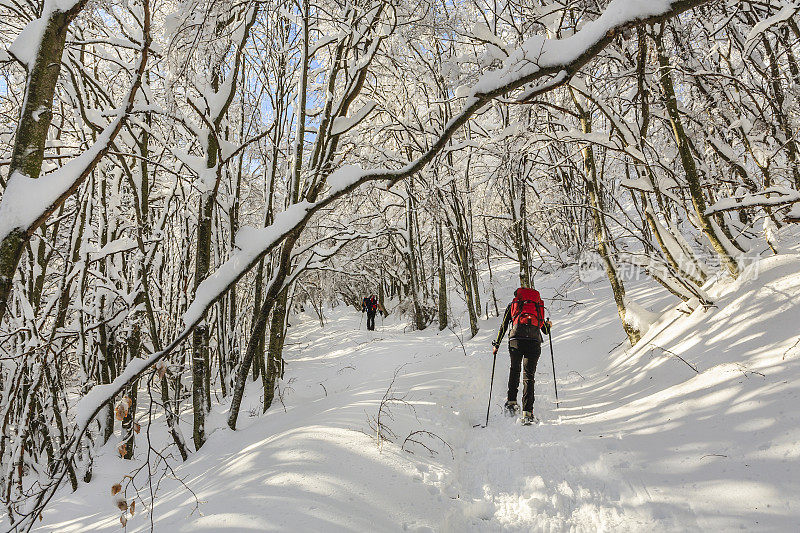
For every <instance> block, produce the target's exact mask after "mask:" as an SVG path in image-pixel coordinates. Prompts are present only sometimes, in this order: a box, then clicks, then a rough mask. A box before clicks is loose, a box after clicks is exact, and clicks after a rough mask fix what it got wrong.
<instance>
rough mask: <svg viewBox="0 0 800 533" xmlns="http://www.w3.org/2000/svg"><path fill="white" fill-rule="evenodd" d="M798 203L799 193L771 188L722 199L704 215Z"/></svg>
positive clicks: (799, 199) (792, 190) (780, 188)
mask: <svg viewBox="0 0 800 533" xmlns="http://www.w3.org/2000/svg"><path fill="white" fill-rule="evenodd" d="M795 202H800V191H796V190H794V189H789V188H788V187H779V186H773V187H768V188H766V189H764V190H763V191H759V192H756V193H750V194H744V195H741V196H731V197H729V198H723V199H721V200H718V201H717V202H715V203H714V205H712V206H711V207H709V208H708V209H706V215H713V214H714V213H721V212H723V211H736V210H739V209H745V208H748V207H781V206H785V205H789V204H793V203H795Z"/></svg>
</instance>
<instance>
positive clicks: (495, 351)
mask: <svg viewBox="0 0 800 533" xmlns="http://www.w3.org/2000/svg"><path fill="white" fill-rule="evenodd" d="M498 349H499V346H495V347H494V350H492V355H497V350H498Z"/></svg>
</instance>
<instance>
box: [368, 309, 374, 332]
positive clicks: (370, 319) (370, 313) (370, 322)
mask: <svg viewBox="0 0 800 533" xmlns="http://www.w3.org/2000/svg"><path fill="white" fill-rule="evenodd" d="M367 329H368V330H370V331H375V311H367Z"/></svg>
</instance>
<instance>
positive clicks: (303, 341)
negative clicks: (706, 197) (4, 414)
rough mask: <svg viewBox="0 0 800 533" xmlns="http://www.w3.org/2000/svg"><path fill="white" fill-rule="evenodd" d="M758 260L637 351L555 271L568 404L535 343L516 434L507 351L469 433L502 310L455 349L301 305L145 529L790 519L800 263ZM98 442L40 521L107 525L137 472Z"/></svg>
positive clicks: (540, 526) (714, 525) (665, 524)
mask: <svg viewBox="0 0 800 533" xmlns="http://www.w3.org/2000/svg"><path fill="white" fill-rule="evenodd" d="M760 268H761V270H760V272H759V282H758V283H752V284H749V283H748V282H747V280H746V279H745V280H744V281H741V282H737V283H736V284H731V285H730V286H726V287H724V288H723V289H719V290H718V291H717V293H716V294H715V296H717V298H718V302H719V309H715V310H709V311H703V310H698V311H695V312H694V313H692V314H691V315H689V316H687V315H685V314H684V313H682V312H681V311H680V310H678V309H671V310H670V311H668V312H667V313H665V314H664V315H663V316H662V317H661V319H660V320H659V321H658V322H656V323H655V324H654V325H653V327H652V328H651V330H650V332H648V334H647V335H646V336H645V338H644V339H643V341H642V344H641V345H640V347H639V348H638V349H637V350H635V351H625V350H624V349H623V348H622V347H617V345H618V344H619V343H620V342H621V341H622V338H623V334H622V332H621V329H620V328H619V326H618V321H617V318H616V316H615V308H614V305H613V301H611V299H610V297H609V294H608V291H607V290H606V288H605V286H604V285H603V283H602V282H598V283H597V284H596V285H591V286H588V287H587V286H581V285H579V286H576V287H575V288H574V289H570V290H567V291H565V290H563V286H564V283H565V281H566V274H565V275H563V276H561V277H560V278H553V279H551V280H550V281H549V285H548V286H547V287H540V289H541V290H542V292H543V293H544V294H545V296H554V295H558V301H556V302H553V303H552V304H551V307H552V309H551V311H552V315H553V319H554V322H555V328H554V339H555V348H556V370H557V372H558V383H559V393H560V397H561V408H560V409H558V410H556V409H555V405H554V403H553V383H552V369H551V366H550V354H549V348H547V343H545V348H544V349H543V354H542V358H541V360H540V362H539V367H538V372H537V382H536V407H535V410H536V413H537V415H538V416H539V417H540V418H541V421H542V422H541V424H540V425H538V426H530V427H524V426H520V425H518V424H516V423H515V422H514V421H513V420H512V419H508V418H505V417H504V416H503V415H502V412H501V405H502V403H503V400H504V395H505V388H506V387H505V385H506V380H507V377H508V353H507V351H506V348H505V346H504V347H503V348H502V349H501V351H500V353H499V354H498V361H497V373H496V376H495V383H494V389H493V398H492V404H493V407H492V410H491V417H490V421H489V426H488V427H487V428H475V427H473V426H474V425H475V424H481V423H483V421H484V417H485V413H486V401H487V393H488V390H489V377H490V370H491V347H490V341H491V339H492V337H493V336H494V335H495V334H496V326H497V319H496V318H495V319H491V320H488V321H483V322H481V331H480V333H479V334H478V336H477V337H476V338H475V339H472V340H470V341H466V342H464V343H463V345H462V343H461V342H460V341H459V338H458V337H459V335H461V329H460V328H459V327H456V329H455V330H453V331H448V330H445V331H443V332H437V331H436V328H435V326H434V327H432V328H431V329H429V330H427V331H423V332H411V331H404V323H401V322H400V321H392V322H391V323H389V322H388V321H387V322H386V323H383V324H382V323H381V321H380V319H379V320H378V331H375V332H367V331H364V329H363V328H364V325H363V324H362V325H361V328H362V329H359V318H360V317H359V314H358V313H356V312H353V311H352V310H349V309H338V310H335V311H333V312H332V314H331V316H329V317H328V319H329V322H328V323H327V324H326V326H325V327H324V328H320V327H319V322H318V321H317V320H316V319H314V318H312V317H310V316H304V317H301V318H298V319H295V320H293V322H294V325H293V326H292V328H291V329H290V333H289V338H288V342H289V345H288V346H287V352H286V358H287V370H286V379H285V381H284V382H283V384H282V388H281V397H282V401H281V400H276V402H275V405H274V406H273V408H272V409H271V410H270V411H269V413H268V414H266V415H264V416H260V415H258V414H257V413H259V412H260V404H259V401H260V400H259V390H258V387H257V386H253V387H252V390H251V391H250V392H249V395H248V396H247V398H246V400H245V402H244V404H243V412H242V416H241V418H240V419H241V422H242V423H241V429H240V430H239V431H236V432H235V433H234V432H231V431H229V430H228V429H227V428H225V427H224V415H225V413H224V411H219V412H216V413H215V414H214V415H213V416H212V417H211V418H210V420H209V425H211V424H215V425H216V426H218V427H219V429H217V430H215V431H214V432H213V433H212V435H211V437H210V439H209V441H208V443H207V444H206V445H205V446H204V447H203V449H202V450H201V451H200V452H198V453H195V454H193V455H192V456H191V457H190V459H189V461H188V462H187V463H186V464H183V465H178V464H177V461H173V464H175V466H176V474H177V476H178V477H179V478H180V479H181V480H182V483H184V484H185V486H186V487H189V488H191V490H192V491H193V492H194V495H192V494H191V493H190V492H189V491H187V490H186V489H185V488H184V487H183V485H181V484H179V483H177V482H175V481H173V480H170V479H164V480H163V481H162V484H161V488H160V490H159V492H158V495H157V503H156V506H155V510H154V514H153V518H154V519H155V520H156V528H155V530H156V531H170V532H172V531H217V530H221V529H226V530H228V531H270V530H271V531H277V530H296V531H402V530H410V531H454V532H455V531H500V530H504V531H569V530H572V531H598V530H600V531H602V530H605V531H645V530H657V531H687V530H688V531H691V530H731V529H736V528H744V529H747V530H766V531H774V530H784V531H785V530H796V528H797V526H798V524H800V508H798V503H797V501H798V498H797V496H798V494H800V481H799V480H800V467H799V466H798V464H799V463H800V461H798V450H799V449H800V444H799V443H800V430H799V428H800V421H799V420H798V412H797V409H796V406H797V405H798V403H797V400H798V396H800V393H799V392H800V389H799V388H798V387H799V385H798V383H799V381H798V379H797V377H798V373H800V372H798V371H799V370H800V367H799V365H798V360H799V359H800V347H798V346H797V345H796V341H797V331H796V325H797V324H798V323H800V321H799V320H798V319H799V318H800V316H799V315H800V313H799V312H798V304H797V302H798V296H800V276H798V275H797V272H798V271H800V257H798V256H785V257H776V258H772V259H769V260H767V261H766V262H765V263H764V264H763V265H762V266H761V267H760ZM507 274H508V277H509V279H512V272H511V271H510V270H509V271H508V272H507ZM764 283H765V284H764ZM762 284H764V285H763V286H761V285H762ZM632 294H633V296H634V297H635V298H636V299H638V301H642V302H646V303H647V304H648V305H649V306H650V307H651V308H654V309H658V310H663V309H666V308H667V307H668V303H669V302H670V301H671V300H670V299H669V298H668V297H665V296H664V295H663V294H662V293H661V292H659V291H657V290H654V289H652V288H650V287H646V286H641V287H638V288H637V289H636V290H635V291H633V292H632ZM498 296H502V297H503V298H507V297H508V296H509V294H502V295H498ZM457 334H458V335H457ZM793 345H794V346H793ZM675 354H680V355H681V357H682V358H683V359H680V358H678V357H677V356H676V355H675ZM692 367H694V368H696V369H697V372H696V371H695V370H694V369H693V368H692ZM395 374H396V375H397V378H396V379H395V380H394V384H393V386H392V389H391V391H389V394H388V395H387V388H388V387H389V386H390V384H391V383H392V381H393V377H394V376H395ZM385 396H386V397H389V398H397V399H402V400H403V401H393V402H390V403H389V404H388V406H387V409H385V410H384V412H383V414H382V415H381V422H382V423H384V424H385V426H386V429H385V431H384V434H385V435H387V436H389V437H390V438H391V442H390V441H385V442H383V443H382V445H381V446H380V447H379V446H378V445H377V443H376V439H375V437H376V435H375V429H374V419H375V418H376V417H377V415H378V412H379V409H380V402H381V399H382V398H384V397H385ZM403 402H407V403H403ZM248 414H251V416H248ZM370 420H372V421H373V422H372V423H370ZM161 425H162V424H161V421H160V420H158V421H155V422H154V427H159V428H160V427H161ZM159 431H160V430H159ZM413 432H429V433H415V434H413V435H412V433H413ZM409 435H412V436H411V437H410V440H409V441H406V442H405V444H404V441H405V440H406V437H407V436H409ZM439 439H441V440H439ZM412 440H413V441H417V442H416V443H415V442H411V441H412ZM423 445H424V446H423ZM426 447H427V448H429V449H430V451H429V450H428V449H426ZM431 452H432V453H431ZM103 453H104V455H103V456H102V457H100V458H99V459H98V465H97V466H96V468H95V471H96V476H95V480H94V481H93V482H92V483H91V484H89V485H83V486H82V487H81V488H80V489H79V491H78V492H77V493H75V494H71V493H69V492H68V491H63V492H62V493H60V494H61V495H60V498H59V499H58V501H57V502H56V503H55V504H54V505H53V506H52V507H51V508H49V509H48V510H47V511H46V512H45V515H44V521H43V522H42V529H43V530H58V531H86V530H107V531H118V530H119V527H120V526H119V522H118V513H116V512H115V511H116V510H115V508H114V507H113V505H112V504H111V501H110V498H109V496H108V494H109V492H108V491H109V488H110V486H111V485H112V484H113V483H116V482H118V481H120V480H122V476H123V475H124V474H125V473H127V472H129V471H130V470H131V469H132V468H133V466H132V465H131V464H130V463H126V462H124V461H122V460H120V459H117V458H115V457H114V450H113V444H110V445H109V446H107V447H106V448H105V449H104V450H103ZM144 453H145V450H144V449H143V448H140V449H139V451H138V455H137V459H138V460H140V461H141V459H142V458H143V454H144ZM139 464H140V463H139ZM137 483H138V484H139V486H140V488H141V489H142V492H141V495H142V496H143V497H144V498H145V499H144V500H142V502H141V504H138V505H139V506H138V507H137V509H139V508H141V509H142V510H141V511H139V512H138V513H137V515H136V516H135V517H134V518H132V519H131V520H130V521H129V523H128V530H129V531H140V530H146V529H148V528H149V518H150V516H149V514H148V512H147V511H146V510H145V509H144V507H145V505H146V504H147V499H146V495H147V488H146V485H144V486H142V480H141V478H137ZM127 490H128V492H129V496H131V495H132V491H133V489H132V488H130V487H129V488H128V489H127ZM195 495H196V498H195Z"/></svg>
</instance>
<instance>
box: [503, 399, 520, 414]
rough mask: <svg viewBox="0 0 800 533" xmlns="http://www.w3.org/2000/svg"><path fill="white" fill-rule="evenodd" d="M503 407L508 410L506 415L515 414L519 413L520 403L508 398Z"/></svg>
mask: <svg viewBox="0 0 800 533" xmlns="http://www.w3.org/2000/svg"><path fill="white" fill-rule="evenodd" d="M503 408H504V409H505V411H506V416H515V415H516V414H517V413H519V405H517V402H516V401H514V400H507V401H506V404H505V405H504V406H503Z"/></svg>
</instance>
